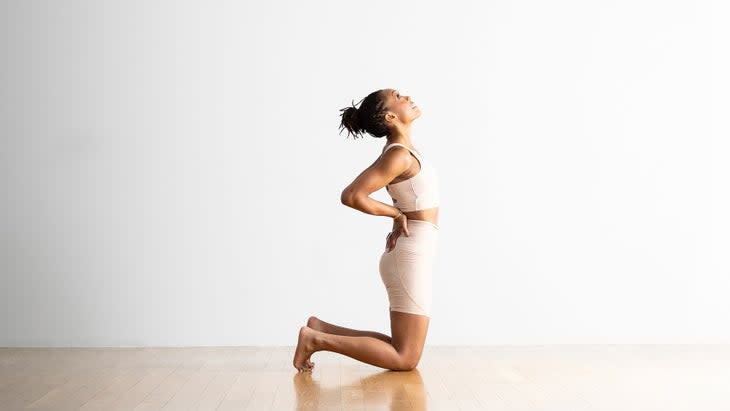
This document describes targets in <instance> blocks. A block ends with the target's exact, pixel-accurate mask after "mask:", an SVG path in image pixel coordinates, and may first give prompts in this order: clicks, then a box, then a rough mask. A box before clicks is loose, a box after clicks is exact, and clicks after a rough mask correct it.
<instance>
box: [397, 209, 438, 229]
mask: <svg viewBox="0 0 730 411" xmlns="http://www.w3.org/2000/svg"><path fill="white" fill-rule="evenodd" d="M403 214H405V215H406V218H407V219H409V220H425V221H428V222H430V223H432V224H434V225H439V223H438V218H439V208H438V207H434V208H427V209H425V210H416V211H406V212H404V213H403Z"/></svg>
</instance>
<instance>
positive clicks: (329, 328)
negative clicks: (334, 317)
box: [307, 316, 392, 344]
mask: <svg viewBox="0 0 730 411" xmlns="http://www.w3.org/2000/svg"><path fill="white" fill-rule="evenodd" d="M307 327H309V328H314V329H315V330H319V331H322V332H326V333H327V334H335V335H344V336H348V337H373V338H377V339H379V340H381V341H385V342H387V343H388V344H391V343H392V339H391V338H390V336H388V335H385V334H383V333H379V332H377V331H361V330H354V329H352V328H345V327H341V326H339V325H335V324H330V323H328V322H325V321H322V320H320V319H319V318H317V317H315V316H311V317H309V320H307Z"/></svg>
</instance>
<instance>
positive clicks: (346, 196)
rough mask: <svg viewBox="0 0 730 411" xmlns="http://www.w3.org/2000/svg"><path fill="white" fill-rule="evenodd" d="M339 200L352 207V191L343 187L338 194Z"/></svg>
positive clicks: (353, 199)
mask: <svg viewBox="0 0 730 411" xmlns="http://www.w3.org/2000/svg"><path fill="white" fill-rule="evenodd" d="M340 202H341V203H342V204H344V205H346V206H348V207H352V204H354V202H355V195H354V193H353V192H352V191H350V190H348V189H344V190H343V191H342V194H340Z"/></svg>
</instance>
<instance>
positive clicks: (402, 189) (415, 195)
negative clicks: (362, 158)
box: [380, 143, 439, 212]
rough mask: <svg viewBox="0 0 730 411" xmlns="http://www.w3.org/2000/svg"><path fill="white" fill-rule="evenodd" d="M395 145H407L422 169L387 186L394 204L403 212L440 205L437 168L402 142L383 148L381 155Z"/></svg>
mask: <svg viewBox="0 0 730 411" xmlns="http://www.w3.org/2000/svg"><path fill="white" fill-rule="evenodd" d="M393 146H402V147H405V148H406V149H407V150H408V151H410V152H411V154H413V156H415V157H416V159H417V160H418V163H419V164H420V165H421V169H420V170H419V171H418V173H416V175H415V176H413V177H411V178H409V179H407V180H403V181H399V182H397V183H394V184H388V185H386V186H385V189H386V190H387V191H388V194H390V197H391V198H392V199H393V206H395V207H396V208H398V209H399V210H401V211H403V212H406V211H417V210H425V209H427V208H433V207H438V205H439V187H438V175H437V174H436V168H435V167H434V166H433V164H431V162H430V161H425V160H424V159H423V157H421V155H420V154H418V153H416V152H415V151H413V150H411V149H410V148H408V147H406V146H405V145H403V144H400V143H393V144H390V145H389V146H387V147H385V148H384V149H383V153H382V154H380V155H381V156H382V155H383V154H385V152H386V151H388V150H389V149H390V148H391V147H393Z"/></svg>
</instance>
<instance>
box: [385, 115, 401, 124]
mask: <svg viewBox="0 0 730 411" xmlns="http://www.w3.org/2000/svg"><path fill="white" fill-rule="evenodd" d="M396 118H398V116H396V115H395V114H393V113H391V112H387V113H385V121H386V122H388V123H391V122H393V121H394V120H395V119H396Z"/></svg>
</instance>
